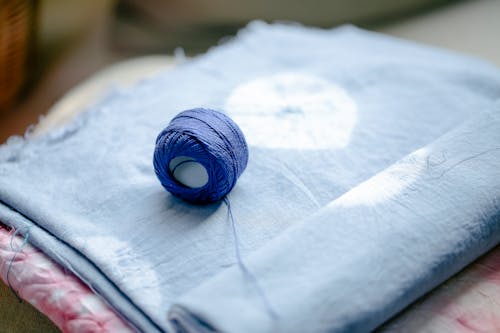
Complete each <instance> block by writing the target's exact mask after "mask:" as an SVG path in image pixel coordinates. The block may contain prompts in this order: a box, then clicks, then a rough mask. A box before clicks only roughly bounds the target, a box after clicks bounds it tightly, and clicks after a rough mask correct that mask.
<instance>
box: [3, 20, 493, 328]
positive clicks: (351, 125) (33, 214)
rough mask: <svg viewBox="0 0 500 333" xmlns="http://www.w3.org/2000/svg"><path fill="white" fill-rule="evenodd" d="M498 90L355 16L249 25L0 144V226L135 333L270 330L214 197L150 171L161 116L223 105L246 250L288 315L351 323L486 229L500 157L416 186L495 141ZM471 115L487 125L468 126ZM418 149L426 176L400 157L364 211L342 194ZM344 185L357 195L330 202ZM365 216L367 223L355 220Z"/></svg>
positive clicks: (473, 244)
mask: <svg viewBox="0 0 500 333" xmlns="http://www.w3.org/2000/svg"><path fill="white" fill-rule="evenodd" d="M499 86H500V72H499V70H498V69H496V68H495V67H493V66H490V65H488V64H486V63H483V62H481V61H477V60H474V59H470V58H467V57H463V56H460V55H455V54H453V53H449V52H444V51H439V50H435V49H432V48H427V47H422V46H420V45H416V44H412V43H408V42H404V41H401V40H397V39H393V38H388V37H385V36H381V35H378V34H374V33H370V32H365V31H362V30H359V29H356V28H353V27H341V28H338V29H333V30H330V31H326V30H319V29H307V28H302V27H298V26H286V25H271V26H268V25H266V24H263V23H253V24H251V25H250V26H249V27H248V28H246V29H245V30H244V31H242V32H240V33H239V34H238V37H237V38H236V39H235V40H233V41H230V42H227V43H226V44H224V45H222V46H219V47H217V48H215V49H213V50H211V51H210V52H208V53H207V54H206V55H204V56H201V57H198V58H196V59H194V60H190V61H187V62H186V63H184V64H182V65H179V66H177V67H176V68H175V69H174V70H171V71H168V72H165V73H163V74H161V75H159V76H158V77H157V78H155V79H153V80H150V81H145V82H143V83H141V84H139V85H137V86H136V87H134V88H132V89H130V90H126V91H116V92H114V93H112V94H110V95H109V96H108V97H107V98H106V99H104V100H103V101H102V102H100V103H98V104H97V105H96V106H95V107H94V108H93V109H91V110H89V111H88V112H87V113H86V114H85V115H83V116H82V117H79V118H78V119H77V120H75V122H74V123H73V124H72V125H70V126H68V127H66V128H64V129H61V130H58V131H54V132H52V133H50V134H49V135H47V136H45V137H43V138H39V139H32V140H28V141H22V140H11V141H12V142H11V143H10V144H8V145H6V146H3V147H1V148H0V161H1V162H0V221H3V222H5V223H7V224H9V225H12V226H15V227H23V226H26V225H32V227H31V228H30V233H31V237H30V239H31V240H33V242H34V244H35V245H37V246H39V247H40V248H42V249H43V250H44V251H46V252H47V253H48V254H49V255H50V256H51V257H53V258H54V259H55V260H57V261H58V262H60V263H61V264H63V265H64V266H66V267H68V268H70V269H71V270H72V271H74V272H75V273H77V274H78V275H79V276H80V277H81V278H82V280H84V281H85V282H86V283H88V284H89V285H91V286H92V287H93V288H94V290H96V291H97V292H98V293H100V294H101V295H103V296H104V297H105V298H106V299H107V300H108V301H109V302H110V303H111V304H112V305H113V306H114V307H115V308H116V309H117V310H118V311H120V313H121V314H123V315H124V316H125V317H127V318H128V319H129V320H130V321H131V322H132V323H133V324H134V325H135V326H136V327H137V328H138V329H140V330H142V331H147V332H154V331H166V330H168V329H169V327H170V326H169V323H168V320H167V311H168V310H169V309H170V308H171V306H172V305H173V304H177V307H176V308H177V309H180V310H179V311H178V312H177V313H180V318H183V320H185V321H186V322H189V323H194V324H193V326H194V327H193V330H194V331H197V330H199V329H201V328H200V325H199V319H202V320H206V321H207V322H209V323H210V325H212V326H213V327H215V328H218V329H221V330H226V331H228V332H244V331H245V330H250V331H252V332H259V331H263V332H265V331H269V330H270V329H272V328H270V326H269V322H268V321H267V319H266V318H267V317H266V316H265V312H264V308H263V307H262V305H261V304H260V303H259V301H258V299H257V298H254V297H252V293H251V291H252V288H251V286H249V285H247V284H245V283H244V280H242V278H241V276H240V275H239V273H238V271H237V270H235V269H234V268H231V267H230V266H233V265H234V264H235V257H234V244H233V242H232V236H231V226H230V224H229V221H228V220H227V209H226V207H225V206H224V205H221V204H212V205H208V206H193V205H190V204H187V203H184V202H182V201H181V200H178V199H176V198H174V197H172V196H171V195H170V194H168V193H167V192H166V191H165V190H164V189H163V188H162V186H161V185H160V184H159V182H158V181H157V179H156V177H155V175H154V171H153V166H152V156H153V150H154V142H155V138H156V135H157V134H158V133H159V131H160V130H161V129H163V128H164V127H165V126H166V125H167V124H168V122H169V121H170V119H171V118H172V117H173V116H174V115H175V114H177V113H178V112H179V111H182V110H185V109H189V108H193V107H197V106H204V107H210V108H214V109H219V110H223V111H225V112H226V113H228V114H229V115H230V116H231V117H233V119H234V120H235V121H237V122H238V124H239V125H240V126H241V128H242V130H243V132H244V134H245V135H246V137H247V141H248V143H249V149H250V159H249V164H248V167H247V170H246V171H245V173H244V174H243V175H242V176H241V178H240V179H239V181H238V183H237V185H236V187H235V188H234V190H233V191H232V192H231V194H230V200H231V205H232V208H233V213H234V215H235V218H236V223H237V225H238V231H239V234H240V241H241V243H242V254H243V256H244V257H245V258H251V259H250V260H251V261H250V262H251V265H250V266H251V268H252V270H255V273H256V274H257V275H258V278H259V280H262V283H263V284H264V289H265V290H266V292H267V293H269V295H270V301H271V302H272V303H273V304H274V305H275V307H276V311H277V312H278V314H280V315H281V318H282V323H283V325H284V326H283V328H284V329H285V331H294V330H295V331H312V332H314V331H317V332H321V331H334V330H337V331H365V330H368V329H371V328H373V327H375V326H377V325H379V324H381V323H382V321H384V320H385V319H387V318H388V317H389V316H390V315H392V314H394V313H395V312H396V311H398V310H400V309H401V308H402V307H403V306H405V305H407V304H408V303H409V302H411V301H413V300H414V299H415V298H416V297H418V296H419V295H421V294H422V293H424V292H426V291H428V290H429V289H430V288H432V287H433V286H435V284H436V283H438V282H440V281H442V280H443V279H444V278H446V277H448V276H449V275H450V274H453V273H454V272H455V271H456V270H457V269H459V268H460V267H462V266H463V265H465V264H467V263H468V262H470V261H471V260H473V259H474V258H475V257H476V256H478V255H479V254H481V253H482V252H484V251H485V250H486V249H487V248H489V247H490V246H492V245H494V244H495V243H496V242H498V236H499V231H498V229H496V228H497V226H498V220H495V219H494V217H493V216H494V214H495V212H496V209H497V207H498V206H496V200H498V195H499V194H498V190H499V188H500V186H499V181H500V177H498V167H496V168H495V163H497V165H498V162H499V160H500V158H499V155H498V151H496V150H492V151H491V154H485V155H481V156H479V158H476V159H474V161H473V162H470V163H462V164H460V165H459V166H457V167H455V168H453V169H452V170H450V171H449V172H447V173H445V174H444V175H443V176H442V177H441V178H439V177H438V180H435V181H431V180H428V182H427V183H426V182H425V181H424V179H427V178H425V176H426V175H427V174H428V172H432V171H433V170H434V169H433V168H434V167H433V166H434V165H438V166H436V168H437V169H436V170H441V169H439V168H445V167H446V166H449V165H453V163H454V161H459V160H460V158H466V157H467V156H470V155H473V154H475V153H476V152H478V150H479V149H480V147H479V145H482V144H488V145H492V147H493V146H494V145H497V146H498V143H499V138H498V135H497V134H496V133H497V132H496V131H495V130H494V129H495V128H496V129H498V121H497V114H498V112H496V113H494V112H493V113H492V115H487V114H488V112H492V111H491V110H495V106H494V104H495V101H496V100H498V99H499V98H500V91H499V89H498V87H499ZM483 114H485V115H483ZM470 117H473V118H474V119H476V118H475V117H478V118H477V119H479V120H477V119H476V120H472V123H471V124H469V125H466V126H470V129H471V131H472V130H473V131H474V133H477V134H478V137H479V138H478V139H477V141H474V140H472V138H469V136H467V135H466V134H467V133H468V132H467V128H469V127H466V129H465V130H464V129H462V130H457V131H458V132H452V133H458V134H455V135H458V139H457V142H461V144H458V143H457V144H454V143H453V140H452V139H440V140H441V141H437V143H435V144H431V145H430V146H428V145H429V144H430V143H431V142H433V141H434V140H436V139H437V138H438V137H440V136H441V135H443V134H444V133H446V132H448V131H450V130H452V129H453V128H455V127H456V126H458V125H459V124H461V123H462V122H463V121H464V120H466V119H468V118H470ZM483 117H486V118H487V117H490V119H491V121H490V122H491V124H493V125H492V126H496V127H493V129H492V128H489V127H488V130H484V131H483V130H482V129H483V127H484V126H483V125H477V126H476V125H474V124H476V123H477V124H482V122H483V121H484V120H481V119H483ZM268 124H271V125H270V126H268ZM480 126H483V127H480ZM478 127H479V129H478ZM460 131H463V132H460ZM449 135H452V134H449ZM462 136H463V137H465V138H466V139H462ZM473 137H475V136H473ZM469 139H470V140H472V141H471V143H470V145H469V144H468V141H467V140H469ZM443 140H444V141H443ZM464 140H465V141H464ZM425 146H427V147H430V148H429V149H430V151H427V152H426V153H429V154H432V155H431V158H430V159H429V166H430V171H428V172H427V171H425V172H424V171H422V170H421V168H420V169H419V168H417V169H412V168H411V167H410V166H412V164H411V163H409V162H404V161H407V160H403V162H400V163H402V164H396V170H399V169H397V165H402V166H403V167H402V170H401V171H400V173H399V174H398V173H397V174H398V175H400V176H401V178H402V179H403V180H405V179H407V178H408V179H410V180H411V182H414V184H413V185H411V182H410V185H405V186H402V187H401V188H400V189H399V190H398V191H396V190H394V193H393V195H394V197H391V196H387V197H384V200H382V201H377V199H376V198H377V196H373V193H372V197H370V196H368V199H369V200H372V201H374V202H375V203H374V204H373V206H369V207H365V206H363V205H359V204H357V205H353V206H349V207H348V208H346V207H343V206H342V207H341V206H339V205H340V204H338V203H336V200H337V199H339V197H341V196H342V195H343V194H346V193H351V192H352V191H351V190H353V188H354V187H356V186H357V185H359V184H360V183H363V182H364V181H367V180H368V183H367V184H368V185H366V183H365V184H364V185H362V186H361V187H362V188H363V186H364V187H365V188H366V187H368V188H370V189H371V188H372V187H373V189H378V188H379V187H380V186H381V185H380V184H378V185H377V182H376V181H375V184H373V183H370V182H373V179H374V178H371V177H373V176H374V175H375V174H377V173H379V172H381V171H383V170H384V169H386V168H388V167H390V166H391V165H393V164H394V163H395V162H397V161H398V160H400V159H401V158H402V157H403V156H405V155H407V154H409V153H411V152H413V151H415V150H417V149H419V148H421V147H425ZM448 146H449V148H448ZM492 147H490V146H485V147H484V148H485V149H489V148H492ZM440 151H442V152H443V153H442V155H443V156H441V155H440V154H441V153H439V152H440ZM422 154H423V153H422ZM413 156H415V155H413ZM416 156H417V157H418V158H421V159H422V158H423V159H424V160H425V156H427V155H425V154H423V155H418V154H417V155H416ZM417 157H415V158H416V159H417V162H419V163H416V164H415V165H416V166H421V160H418V158H417ZM441 157H442V158H443V160H444V162H442V161H441V160H440V158H441ZM410 160H411V158H410ZM450 163H451V164H450ZM439 165H441V166H439ZM406 166H408V168H407V167H406ZM407 169H408V170H407ZM390 170H391V169H389V171H383V172H382V174H386V173H389V174H391V172H392V171H390ZM474 170H477V172H480V174H478V173H477V172H474ZM417 171H418V172H417ZM398 172H399V171H398ZM406 172H408V173H409V175H408V176H406ZM461 172H462V173H461ZM432 175H434V173H432ZM478 175H482V177H484V178H481V177H479V176H478ZM413 176H414V177H413ZM377 177H378V176H377ZM412 177H413V178H415V179H413V178H412ZM421 177H423V178H421ZM369 179H370V180H369ZM375 179H376V178H375ZM448 180H449V182H448ZM370 184H371V185H370ZM389 184H392V185H391V186H396V188H397V185H395V184H397V182H396V181H393V183H389ZM413 186H414V187H413ZM468 187H470V192H468V191H467V189H468ZM410 188H415V193H413V192H411V193H409V194H408V195H406V194H404V193H407V191H408V189H410ZM349 191H351V192H349ZM353 191H355V190H353ZM354 193H356V192H354ZM389 193H392V192H389ZM429 193H432V194H433V196H432V197H430V194H429ZM467 193H471V195H469V196H467ZM349 195H351V197H352V196H354V197H356V195H353V194H346V195H345V196H343V197H342V198H344V199H343V200H344V202H345V200H346V199H345V197H346V196H347V197H348V198H349ZM399 195H405V198H407V200H406V199H405V200H404V201H403V200H398V199H394V198H400V197H399ZM427 200H428V201H427ZM398 202H400V203H401V204H403V205H406V206H407V208H405V207H403V206H401V205H398ZM413 203H414V204H415V206H413ZM441 203H442V204H441ZM450 207H451V208H450ZM439 209H441V210H442V211H439ZM437 210H438V211H437ZM479 213H481V216H482V219H478V218H477V216H478V214H479ZM371 214H373V216H372V217H371V219H373V221H372V220H368V219H365V218H363V216H370V215H371ZM448 215H450V216H453V217H454V218H455V220H457V221H458V222H457V223H458V226H460V228H458V229H457V232H451V231H452V230H451V231H450V232H449V233H448V232H447V230H441V229H440V228H444V227H449V226H450V220H449V219H445V220H444V221H443V224H439V223H437V221H438V220H439V219H441V218H442V217H444V216H448ZM460 217H462V218H463V219H461V218H460ZM339 220H340V221H341V222H340V223H342V221H344V223H345V227H341V225H340V224H338V223H339V222H338V221H339ZM370 221H371V223H370ZM356 222H358V223H359V228H358V227H356V226H357V224H356ZM309 225H310V226H309ZM420 225H422V227H421V228H420ZM292 226H293V227H292ZM361 226H364V227H366V228H360V227H361ZM289 227H292V229H289ZM370 227H373V229H367V228H370ZM475 228H479V229H478V231H477V230H476V229H475ZM287 229H289V230H287ZM436 229H438V230H440V231H441V232H431V231H434V230H436ZM459 231H462V232H459ZM412 233H415V237H414V238H411V237H410V236H407V237H409V238H406V237H403V236H404V235H406V234H408V235H409V234H412ZM280 234H281V236H279V235H280ZM276 237H279V238H276ZM330 237H331V238H330ZM274 238H276V239H274ZM413 239H414V240H415V241H416V242H417V243H413V244H409V245H408V247H407V248H406V250H405V248H402V244H403V242H404V241H410V242H411V240H413ZM329 242H330V243H331V244H330V243H329ZM267 243H269V244H268V245H266V244H267ZM294 243H296V246H297V247H296V248H294V247H293V244H294ZM320 245H321V246H322V245H325V246H322V247H321V248H318V247H317V246H320ZM354 245H356V246H354ZM263 246H265V248H263ZM322 249H323V250H324V251H322ZM299 250H300V253H298V251H299ZM256 251H258V252H256ZM283 251H285V252H283ZM266 253H268V254H269V256H270V257H269V258H267V259H266V258H263V256H264V257H265V254H266ZM287 253H289V256H288V255H287ZM465 253H467V255H459V254H465ZM391 260H392V262H391V263H390V264H387V262H388V261H391ZM304 261H305V262H304ZM330 263H331V265H330ZM407 275H411V276H410V277H406V276H407ZM386 279H387V281H390V283H389V282H388V283H384V281H385V280H386ZM280 281H281V282H280ZM299 281H301V284H299V285H295V284H296V283H297V282H299ZM370 285H372V286H373V287H372V288H370V287H367V286H370ZM292 288H293V289H292ZM216 291H220V292H218V293H217V295H214V293H215V292H216ZM292 291H293V293H294V294H293V293H292ZM361 291H363V295H362V297H361V296H360V295H361V294H360V292H361ZM321 299H325V300H327V301H331V302H333V303H335V306H333V305H332V304H331V303H328V302H326V303H321V302H320V303H318V301H319V300H321ZM240 306H241V309H240V308H239V307H240ZM216 307H217V308H218V309H219V310H218V309H216ZM174 309H175V308H174ZM242 309H245V311H243V310H242ZM339 309H340V310H341V311H339ZM332 311H334V312H332ZM222 312H223V313H222ZM175 313H176V312H174V315H175ZM190 314H194V315H195V316H194V317H193V316H191V315H190ZM249 322H251V323H252V324H251V325H250V324H249ZM280 325H281V321H280ZM202 326H203V325H202ZM280 327H281V326H280ZM292 327H293V329H291V328H292ZM202 329H207V327H203V328H202ZM289 329H290V330H289Z"/></svg>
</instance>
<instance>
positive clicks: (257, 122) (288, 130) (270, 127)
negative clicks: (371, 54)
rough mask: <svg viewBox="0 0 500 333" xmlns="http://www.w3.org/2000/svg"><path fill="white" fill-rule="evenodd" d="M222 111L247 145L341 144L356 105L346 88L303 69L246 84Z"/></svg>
mask: <svg viewBox="0 0 500 333" xmlns="http://www.w3.org/2000/svg"><path fill="white" fill-rule="evenodd" d="M225 110H226V112H227V113H228V115H229V116H230V117H231V118H232V119H233V120H234V121H235V122H236V123H237V124H238V125H239V126H240V127H241V129H242V130H243V133H244V134H245V136H246V138H247V141H248V143H249V144H250V145H255V146H261V147H268V148H295V149H328V148H343V147H345V146H347V144H348V143H349V140H350V137H351V132H352V129H353V128H354V125H355V124H356V120H357V106H356V103H355V102H354V100H353V99H352V98H351V97H349V95H348V94H347V93H346V92H345V90H344V89H342V88H341V87H339V86H337V85H335V84H332V83H330V82H328V81H326V80H325V79H322V78H320V77H316V76H312V75H309V74H302V73H281V74H276V75H272V76H267V77H261V78H257V79H255V80H252V81H249V82H245V83H243V84H241V85H239V86H237V87H236V88H235V89H234V90H233V91H232V93H231V95H230V96H229V98H228V99H227V101H226V105H225Z"/></svg>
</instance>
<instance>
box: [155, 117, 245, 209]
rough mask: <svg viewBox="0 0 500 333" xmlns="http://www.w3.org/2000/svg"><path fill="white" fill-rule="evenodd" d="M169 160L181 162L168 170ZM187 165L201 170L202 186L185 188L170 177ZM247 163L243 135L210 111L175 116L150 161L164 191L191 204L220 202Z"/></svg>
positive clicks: (159, 137)
mask: <svg viewBox="0 0 500 333" xmlns="http://www.w3.org/2000/svg"><path fill="white" fill-rule="evenodd" d="M174 159H176V160H174ZM172 160H174V161H181V162H180V163H177V164H176V165H175V167H174V168H173V169H172ZM189 162H197V163H199V164H201V165H202V166H203V167H204V168H205V170H206V173H207V174H208V180H207V182H206V184H204V185H202V186H200V187H194V188H193V187H188V186H186V185H184V184H183V183H181V182H180V181H179V180H178V179H176V178H175V177H174V173H175V169H176V168H177V167H178V166H179V165H182V164H183V163H189ZM247 163H248V146H247V143H246V141H245V137H244V135H243V132H242V131H241V129H240V128H239V127H238V125H236V123H235V122H234V121H233V120H231V118H229V117H228V116H226V115H225V114H223V113H220V112H217V111H214V110H211V109H205V108H196V109H191V110H187V111H183V112H181V113H179V114H178V115H177V116H175V117H174V118H173V119H172V121H171V122H170V124H169V125H168V126H167V127H166V128H165V129H164V130H163V131H162V132H161V133H160V134H159V135H158V138H157V139H156V147H155V152H154V159H153V164H154V168H155V172H156V176H157V177H158V179H159V180H160V182H161V184H162V185H163V187H164V188H165V189H166V190H167V191H169V192H170V193H172V194H173V195H175V196H176V197H179V198H182V199H184V200H186V201H189V202H192V203H210V202H215V201H218V200H220V199H222V198H224V196H225V195H226V194H228V193H229V192H230V191H231V189H232V188H233V187H234V185H235V184H236V180H237V179H238V178H239V177H240V175H241V174H242V173H243V171H244V170H245V168H246V166H247Z"/></svg>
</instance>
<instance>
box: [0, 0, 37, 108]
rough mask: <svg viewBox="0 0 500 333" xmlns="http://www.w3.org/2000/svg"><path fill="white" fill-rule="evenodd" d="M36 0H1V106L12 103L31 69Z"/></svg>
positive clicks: (5, 106)
mask: <svg viewBox="0 0 500 333" xmlns="http://www.w3.org/2000/svg"><path fill="white" fill-rule="evenodd" d="M36 3H37V1H36V0H0V110H2V109H5V108H7V107H9V106H10V105H12V103H13V102H14V100H15V98H16V97H17V96H18V95H19V92H20V91H21V89H22V88H23V86H24V83H25V82H26V79H27V77H28V75H29V73H30V70H29V69H28V65H29V63H28V61H29V55H30V53H31V52H32V50H33V41H34V27H35V11H36V10H35V9H36Z"/></svg>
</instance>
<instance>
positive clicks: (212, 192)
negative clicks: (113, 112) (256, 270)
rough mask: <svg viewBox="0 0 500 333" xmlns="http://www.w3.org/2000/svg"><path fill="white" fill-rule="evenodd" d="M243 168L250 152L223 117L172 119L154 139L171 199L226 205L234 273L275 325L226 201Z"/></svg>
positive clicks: (193, 114)
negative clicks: (238, 273) (251, 290)
mask: <svg viewBox="0 0 500 333" xmlns="http://www.w3.org/2000/svg"><path fill="white" fill-rule="evenodd" d="M247 163H248V147H247V144H246V140H245V137H244V135H243V133H242V131H241V129H240V128H239V127H238V125H237V124H236V123H235V122H234V121H233V120H231V119H230V118H229V117H228V116H226V115H224V114H223V113H220V112H217V111H214V110H211V109H205V108H196V109H191V110H187V111H183V112H181V113H179V114H178V115H177V116H175V117H174V118H173V119H172V121H171V122H170V123H169V125H168V126H167V127H166V128H165V129H164V130H163V131H162V132H161V133H160V134H159V135H158V137H157V139H156V147H155V152H154V157H153V164H154V168H155V173H156V176H157V177H158V179H159V180H160V182H161V184H162V185H163V187H164V188H165V189H166V190H167V191H169V192H170V193H172V194H173V195H174V196H177V197H179V198H181V199H184V200H186V201H189V202H191V203H198V204H204V203H210V202H215V201H219V200H221V199H222V200H223V201H224V203H225V204H226V206H227V210H228V220H229V222H230V223H231V229H232V233H233V240H234V247H235V249H234V250H235V256H236V261H237V263H238V267H239V268H240V270H241V271H242V273H243V275H244V276H245V277H246V278H247V279H248V281H249V282H250V283H252V285H253V286H254V287H255V290H256V291H257V293H258V295H259V297H260V298H261V299H262V302H263V304H264V306H265V309H266V312H267V313H268V315H269V316H270V317H271V319H273V320H276V319H277V318H278V315H277V313H276V311H275V310H274V309H273V307H272V305H271V303H270V301H269V299H268V297H267V296H266V293H265V292H264V290H263V289H262V287H261V286H260V284H259V281H258V279H257V277H256V276H255V275H254V274H253V273H252V272H251V271H250V270H249V269H248V267H247V266H246V265H245V262H244V261H243V258H242V256H241V252H240V242H239V237H238V232H237V229H236V222H235V219H234V216H233V211H232V209H231V203H230V201H229V198H228V197H227V194H228V193H229V192H230V191H231V189H232V188H233V187H234V185H235V184H236V181H237V179H238V178H239V177H240V175H241V174H242V173H243V171H244V170H245V168H246V166H247ZM181 169H184V172H181V171H180V170H181Z"/></svg>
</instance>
